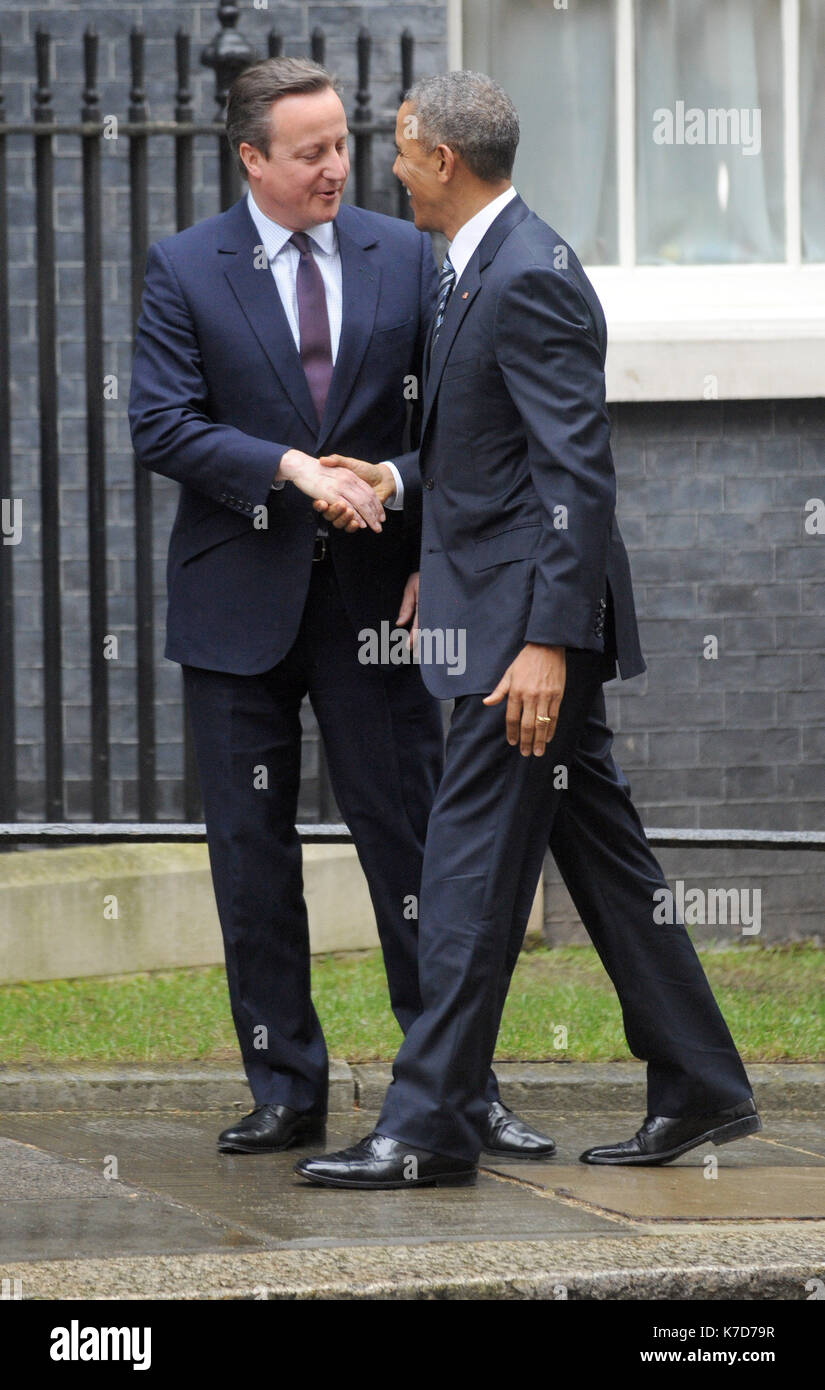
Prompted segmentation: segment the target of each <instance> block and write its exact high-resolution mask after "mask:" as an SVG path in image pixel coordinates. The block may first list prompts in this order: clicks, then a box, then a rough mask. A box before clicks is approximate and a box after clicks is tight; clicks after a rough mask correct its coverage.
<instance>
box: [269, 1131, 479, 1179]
mask: <svg viewBox="0 0 825 1390" xmlns="http://www.w3.org/2000/svg"><path fill="white" fill-rule="evenodd" d="M295 1172H296V1173H298V1174H299V1175H300V1177H302V1178H306V1179H307V1180H308V1181H309V1182H314V1183H321V1184H322V1185H323V1186H324V1187H374V1188H388V1187H472V1186H473V1185H474V1183H475V1181H476V1178H477V1177H478V1169H477V1168H476V1166H475V1164H474V1163H470V1162H469V1160H468V1159H466V1158H445V1157H444V1155H443V1154H434V1153H430V1151H429V1150H428V1149H415V1148H413V1147H412V1146H411V1145H410V1144H402V1143H401V1142H400V1140H398V1139H390V1138H388V1136H387V1135H385V1134H368V1135H367V1136H366V1138H365V1139H361V1140H360V1142H359V1143H357V1144H353V1145H352V1147H351V1148H349V1149H341V1150H340V1152H339V1153H334V1154H321V1155H319V1157H318V1158H302V1159H300V1160H299V1162H298V1163H296V1164H295Z"/></svg>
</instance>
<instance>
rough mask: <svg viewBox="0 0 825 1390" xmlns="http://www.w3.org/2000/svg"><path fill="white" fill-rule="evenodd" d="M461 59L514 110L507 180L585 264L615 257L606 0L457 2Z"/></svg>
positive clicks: (611, 48) (610, 25)
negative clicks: (514, 145)
mask: <svg viewBox="0 0 825 1390" xmlns="http://www.w3.org/2000/svg"><path fill="white" fill-rule="evenodd" d="M463 22H464V65H465V67H468V68H475V69H476V70H480V71H481V72H487V73H489V74H490V76H491V77H494V78H495V79H496V81H497V82H500V83H501V85H502V87H504V89H505V91H507V92H509V94H510V96H511V97H512V98H513V101H514V102H515V104H516V107H517V108H518V113H519V117H520V120H521V140H520V142H519V151H518V156H517V159H516V166H515V170H514V173H513V182H514V184H515V185H516V188H517V189H518V191H519V193H520V194H521V196H522V197H523V198H524V200H525V202H526V203H527V204H528V205H529V206H530V207H531V208H532V209H533V211H534V212H537V213H538V214H539V216H540V217H543V218H544V219H545V221H546V222H549V223H550V225H551V226H552V227H554V228H555V229H556V231H557V232H559V233H560V234H561V235H562V236H563V237H564V238H565V240H566V241H569V242H570V245H571V246H572V247H573V249H574V251H575V252H576V254H577V255H578V256H579V257H580V258H581V260H583V261H586V262H587V263H589V264H591V265H601V264H604V263H606V262H607V263H610V262H615V261H616V260H617V259H618V244H617V242H618V237H617V212H616V122H615V101H616V96H615V81H614V60H615V42H616V41H615V34H614V22H615V21H614V3H613V0H577V3H576V4H575V6H573V5H571V6H570V8H569V9H567V10H563V9H556V8H555V7H554V5H553V0H465V4H464V7H463Z"/></svg>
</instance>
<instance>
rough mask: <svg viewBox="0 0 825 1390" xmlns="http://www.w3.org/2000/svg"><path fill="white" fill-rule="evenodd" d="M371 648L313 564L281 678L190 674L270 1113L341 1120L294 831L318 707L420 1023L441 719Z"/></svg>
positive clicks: (408, 1006) (417, 683)
mask: <svg viewBox="0 0 825 1390" xmlns="http://www.w3.org/2000/svg"><path fill="white" fill-rule="evenodd" d="M250 602H254V597H253V598H251V599H250ZM358 647H359V643H358V640H357V634H356V633H355V632H354V630H353V628H352V626H351V624H350V622H349V619H348V617H347V614H346V611H345V609H344V606H343V602H342V598H341V594H340V590H339V587H338V582H337V580H336V577H335V571H334V568H333V562H332V561H331V560H330V559H327V560H325V561H322V562H319V563H316V564H313V569H312V579H311V583H310V589H309V594H308V597H307V601H306V606H305V609H304V614H303V619H302V623H301V627H300V631H299V633H298V637H297V639H296V641H295V643H294V645H293V647H292V649H291V650H290V652H289V653H288V655H287V656H286V657H285V659H284V660H283V661H281V662H279V663H278V665H277V666H275V667H273V668H272V669H271V670H268V671H265V672H263V673H262V674H260V675H251V676H250V675H232V674H226V673H223V672H218V671H210V670H202V669H200V668H196V667H191V666H184V667H183V671H184V681H185V692H186V699H187V707H188V711H189V716H190V720H191V725H192V731H193V737H194V743H195V749H196V755H197V762H198V771H199V775H200V782H201V788H202V793H203V802H204V813H205V818H206V830H207V839H208V844H209V858H210V865H211V870H212V879H213V884H214V889H215V897H216V901H217V906H218V914H219V917H220V922H221V928H222V931H223V938H224V948H225V956H226V969H227V977H228V983H229V994H230V1000H231V1005H232V1015H233V1018H234V1022H235V1027H236V1029H237V1033H238V1039H239V1042H240V1046H241V1054H242V1057H243V1063H244V1067H245V1069H246V1074H247V1077H248V1080H249V1085H250V1088H251V1090H252V1094H253V1096H254V1098H255V1101H256V1103H257V1104H263V1103H267V1104H273V1105H277V1104H283V1105H289V1106H292V1107H293V1108H294V1109H296V1110H303V1111H312V1112H317V1113H325V1112H326V1107H327V1080H328V1064H327V1050H326V1045H325V1042H324V1036H323V1032H322V1030H321V1025H320V1023H319V1021H318V1017H317V1015H316V1013H315V1009H314V1007H313V1005H312V1001H311V997H310V952H309V933H308V924H307V910H306V904H305V902H304V897H303V881H302V873H301V845H300V841H299V839H298V836H297V834H296V831H295V821H296V816H297V807H298V791H299V781H300V765H301V720H300V707H301V701H302V699H303V697H304V695H305V694H306V693H308V694H309V697H310V701H311V703H312V707H313V709H314V711H315V715H316V718H317V720H318V725H319V728H320V731H321V735H322V737H323V741H324V747H325V749H326V754H327V761H328V765H329V771H330V780H331V782H332V787H333V790H334V792H335V796H336V799H337V801H338V805H339V806H340V808H341V812H342V814H343V816H344V818H345V820H346V822H347V824H348V826H349V828H350V830H351V832H352V836H353V840H354V842H355V846H356V849H357V852H358V856H359V859H360V861H361V865H362V867H363V870H364V873H365V876H366V879H367V883H368V886H369V890H370V895H371V898H372V903H373V907H374V910H375V917H376V922H377V925H378V932H379V936H380V940H381V945H382V948H383V952H384V961H385V965H386V970H387V978H388V983H389V992H390V1002H391V1005H392V1008H393V1010H394V1012H395V1015H396V1018H397V1019H398V1022H399V1024H400V1026H401V1028H402V1029H407V1028H408V1027H409V1026H410V1024H411V1022H412V1020H413V1019H414V1018H415V1017H416V1016H417V1015H418V1013H419V1011H420V995H419V987H418V966H417V921H416V920H415V915H414V908H413V910H412V911H411V909H410V899H411V898H415V897H417V895H418V892H419V881H420V875H421V862H422V855H423V849H424V841H425V836H426V829H427V818H428V815H429V812H430V807H431V805H432V800H433V797H434V794H435V789H436V785H437V783H438V777H439V774H440V771H441V765H442V749H443V731H442V722H441V712H440V707H439V705H438V703H437V701H435V700H433V698H432V697H431V696H430V695H429V694H428V693H427V691H426V690H425V688H424V685H423V682H422V681H421V678H420V673H419V671H418V670H417V668H416V667H414V666H412V665H409V666H403V665H402V666H384V667H381V666H377V665H363V664H361V663H359V661H358V657H357V653H358ZM263 770H265V781H266V785H262V784H263V782H264V771H263ZM256 780H257V783H259V784H261V785H256ZM492 1093H493V1094H495V1092H494V1091H493V1092H492Z"/></svg>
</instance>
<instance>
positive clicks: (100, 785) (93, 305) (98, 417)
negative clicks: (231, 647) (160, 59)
mask: <svg viewBox="0 0 825 1390" xmlns="http://www.w3.org/2000/svg"><path fill="white" fill-rule="evenodd" d="M97 48H98V45H97V34H96V33H95V30H94V28H93V27H92V26H91V25H89V27H88V28H87V29H86V32H85V34H84V35H83V62H84V69H85V74H84V75H85V84H86V85H85V88H84V91H83V102H82V106H81V110H80V119H81V121H83V122H84V123H85V122H90V123H94V125H95V126H96V129H95V130H93V131H90V132H89V133H88V134H85V135H83V136H82V137H81V145H82V167H83V175H82V177H83V259H84V263H85V269H86V284H85V305H84V310H85V316H84V326H85V335H84V336H85V340H86V341H85V353H86V504H87V512H86V514H87V518H88V537H87V546H88V556H89V642H90V650H89V670H90V683H91V698H92V708H91V737H92V815H93V816H94V818H95V820H108V819H109V816H110V814H111V811H110V803H109V655H108V653H107V651H106V650H105V644H106V642H107V639H108V637H109V635H110V634H109V633H108V621H107V611H108V604H107V595H106V455H105V436H104V420H103V377H104V364H103V245H102V234H103V229H102V215H101V214H102V206H101V188H100V140H101V123H100V96H99V93H98V91H97Z"/></svg>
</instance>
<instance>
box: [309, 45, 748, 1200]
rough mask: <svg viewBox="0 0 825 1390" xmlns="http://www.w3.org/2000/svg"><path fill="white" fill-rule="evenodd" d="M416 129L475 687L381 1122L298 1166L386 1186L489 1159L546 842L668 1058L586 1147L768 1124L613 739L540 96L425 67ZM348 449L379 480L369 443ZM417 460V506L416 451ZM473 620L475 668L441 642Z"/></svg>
mask: <svg viewBox="0 0 825 1390" xmlns="http://www.w3.org/2000/svg"><path fill="white" fill-rule="evenodd" d="M396 141H397V146H398V159H397V161H396V164H395V172H396V174H397V175H398V177H399V178H400V179H401V180H402V182H403V183H404V184H405V185H406V186H407V189H408V191H409V193H410V195H411V198H412V206H413V209H414V212H415V221H416V225H417V226H419V227H423V228H429V229H430V230H438V231H441V232H443V233H444V234H445V235H446V237H447V238H448V239H449V241H450V250H449V254H448V256H447V258H446V259H445V262H444V266H443V268H442V275H441V280H440V294H439V301H438V306H437V310H436V316H435V320H434V325H433V332H432V334H431V338H430V342H429V343H428V345H427V347H426V348H425V354H426V361H427V369H426V376H425V384H424V406H423V421H422V427H421V441H420V450H419V464H420V474H419V476H420V479H421V482H422V486H423V536H422V551H421V572H420V596H419V608H420V611H419V615H418V619H417V622H418V624H419V627H420V633H421V639H422V640H423V638H424V636H425V634H426V636H427V640H428V649H429V651H430V652H431V654H432V656H433V659H432V662H431V664H426V663H425V661H424V659H423V658H422V673H423V675H424V678H425V681H426V684H427V685H428V687H429V689H430V690H431V691H432V692H433V694H434V695H437V696H438V697H439V698H441V699H445V698H448V697H455V700H456V704H455V711H454V714H453V718H452V723H451V727H450V732H449V736H448V740H447V752H446V765H445V770H444V775H443V778H442V780H441V783H440V786H439V790H438V793H437V795H436V800H435V804H434V807H433V811H432V815H431V817H430V823H429V829H428V835H427V844H426V849H425V855H424V868H423V877H422V884H421V897H420V914H419V958H420V976H421V993H422V1002H423V1009H422V1013H421V1014H420V1016H419V1017H418V1018H417V1019H416V1021H415V1022H414V1024H413V1025H412V1027H411V1028H410V1029H409V1031H408V1033H407V1035H406V1037H405V1039H404V1042H403V1043H402V1046H401V1049H400V1051H399V1053H398V1055H397V1057H396V1059H395V1064H394V1068H393V1082H392V1084H391V1086H390V1088H389V1090H388V1092H387V1096H386V1099H385V1102H384V1106H383V1109H382V1111H381V1114H380V1117H379V1120H378V1123H377V1125H376V1128H375V1131H374V1132H373V1133H372V1134H370V1135H368V1136H367V1137H366V1138H365V1139H364V1140H362V1141H361V1142H360V1143H359V1144H357V1145H355V1146H353V1147H352V1148H350V1149H347V1150H344V1151H342V1152H340V1153H337V1154H332V1155H323V1156H319V1157H317V1158H309V1159H305V1160H303V1161H302V1162H300V1163H299V1164H298V1165H296V1167H297V1171H298V1172H299V1173H300V1174H301V1175H302V1176H304V1177H306V1178H309V1179H310V1180H311V1181H313V1182H316V1183H322V1184H326V1185H330V1186H349V1187H365V1188H367V1187H379V1188H381V1187H404V1186H415V1185H419V1184H424V1183H445V1184H446V1183H456V1184H463V1183H472V1182H474V1181H475V1177H476V1164H477V1160H478V1156H479V1151H480V1149H481V1148H482V1143H483V1138H482V1132H483V1125H484V1108H483V1105H482V1104H481V1103H480V1101H479V1096H480V1090H481V1080H482V1078H483V1077H484V1075H485V1071H486V1069H487V1067H489V1065H490V1062H491V1059H492V1056H493V1049H494V1045H495V1039H496V1034H497V1032H498V1027H499V1021H500V1018H501V1012H502V1007H503V1004H504V1000H505V997H506V993H507V988H508V985H509V981H510V977H511V974H512V971H513V968H514V965H515V963H516V959H517V956H518V952H519V949H520V947H521V944H522V939H523V935H524V929H525V924H526V920H527V914H528V911H529V905H530V901H531V899H532V895H533V892H534V889H535V886H536V883H537V881H538V878H539V875H540V873H541V867H542V861H543V857H544V853H545V850H546V848H547V845H548V841H549V844H550V848H551V850H552V851H553V853H554V855H555V857H556V859H557V861H558V863H559V865H560V868H561V871H562V874H563V877H564V879H565V881H566V883H567V886H568V888H569V889H570V892H571V894H572V897H573V900H574V902H575V903H576V906H577V907H578V909H579V912H580V914H581V917H582V920H583V922H584V924H585V926H586V927H587V929H588V931H589V933H590V935H591V937H592V939H593V942H594V944H595V946H596V948H597V950H598V951H599V954H600V956H601V958H602V960H603V962H604V964H605V966H606V968H607V970H608V972H609V974H610V976H611V979H612V980H613V983H614V985H615V987H616V990H617V992H618V995H619V998H620V1001H621V1005H622V1010H623V1014H624V1022H625V1031H626V1035H627V1040H628V1044H629V1046H630V1048H631V1050H632V1051H633V1052H634V1053H635V1054H636V1056H638V1057H641V1058H644V1059H646V1060H647V1063H648V1070H647V1076H648V1114H647V1117H646V1119H645V1121H644V1123H643V1125H642V1126H641V1128H640V1130H639V1131H638V1132H637V1134H636V1135H635V1136H634V1137H633V1138H632V1139H630V1140H626V1141H621V1142H619V1143H616V1144H609V1145H603V1146H600V1147H598V1148H593V1149H589V1150H588V1151H587V1152H586V1153H584V1154H583V1155H582V1156H581V1157H582V1159H583V1161H584V1162H588V1163H632V1164H637V1163H642V1164H644V1163H661V1162H667V1161H669V1160H670V1159H673V1158H675V1157H677V1156H678V1155H679V1154H681V1153H684V1152H686V1151H687V1150H688V1149H690V1148H693V1147H695V1146H696V1145H698V1144H705V1143H711V1142H715V1143H725V1142H728V1141H729V1140H732V1139H735V1138H738V1137H740V1136H741V1135H744V1134H750V1133H753V1132H754V1131H756V1130H757V1129H759V1128H760V1127H761V1124H760V1120H759V1117H758V1115H757V1113H756V1108H755V1105H754V1102H753V1097H752V1093H751V1087H750V1084H749V1082H748V1078H747V1076H746V1074H745V1071H744V1068H743V1066H742V1063H741V1060H740V1058H739V1056H738V1054H737V1051H736V1048H735V1047H734V1044H733V1041H732V1039H731V1037H730V1034H729V1032H728V1029H727V1027H726V1025H725V1022H724V1020H723V1018H722V1015H721V1013H720V1012H719V1009H718V1007H717V1005H716V1002H715V1000H714V998H713V995H712V993H711V991H710V987H709V985H708V983H707V980H706V978H705V976H704V973H703V971H702V968H701V965H700V963H699V960H698V958H697V956H696V953H695V951H694V949H693V946H692V944H691V941H690V939H689V937H688V935H687V933H686V931H685V929H684V926H683V925H681V924H676V925H673V926H664V925H659V924H658V923H657V921H656V920H655V916H654V911H655V908H656V905H657V901H658V899H657V897H656V896H655V895H656V893H657V890H659V889H661V888H663V887H665V883H664V879H663V876H662V872H661V869H660V867H659V865H658V863H657V862H656V859H655V858H654V856H653V854H652V853H651V851H650V848H649V846H648V844H647V841H646V839H645V836H644V832H643V830H642V826H641V823H640V821H639V818H638V816H637V814H636V812H635V810H634V807H633V805H632V802H631V800H630V796H629V787H628V785H627V782H626V780H625V779H624V777H623V776H622V773H621V771H620V770H619V768H618V767H617V765H616V763H615V762H614V760H613V757H612V755H611V751H610V749H611V735H610V731H609V729H608V728H607V727H606V724H605V713H604V697H603V694H602V684H603V682H604V681H606V680H609V679H611V678H612V677H613V676H614V675H615V673H616V665H617V664H618V668H619V672H620V674H621V675H622V676H623V677H627V676H632V675H635V674H637V673H638V672H640V671H642V670H643V669H644V663H643V661H642V657H641V653H640V650H639V642H638V634H637V628H636V619H635V613H634V606H633V594H632V589H631V582H630V571H629V566H628V561H627V555H626V553H625V549H624V545H623V543H622V539H621V536H620V534H619V529H618V526H617V524H616V519H615V515H614V504H615V476H614V470H613V462H612V458H611V452H610V441H609V418H608V413H607V409H606V405H605V385H604V357H605V348H606V333H605V322H604V316H603V314H602V310H601V306H600V305H599V302H598V299H597V297H596V295H595V292H594V291H593V288H592V286H591V285H590V282H589V281H588V279H587V277H586V275H585V273H584V271H583V269H582V267H581V265H580V263H579V261H578V259H577V257H576V256H575V253H574V252H573V251H572V249H571V248H570V247H569V246H568V245H567V244H566V242H565V241H564V240H563V238H562V237H560V236H559V235H558V233H557V232H555V231H553V229H552V228H550V227H548V226H547V225H546V224H545V223H544V222H542V221H541V220H540V219H539V218H538V217H536V216H535V215H534V214H533V213H531V212H530V210H529V209H528V208H527V207H526V206H525V204H524V203H523V202H522V200H521V198H519V197H518V196H517V194H516V192H515V189H514V188H513V186H512V183H511V181H510V175H511V170H512V165H513V159H514V156H515V150H516V145H517V143H518V117H517V115H516V112H515V109H514V108H513V105H512V103H511V101H510V100H509V98H508V97H507V95H506V93H504V92H503V91H502V90H501V88H500V87H498V86H497V84H496V83H494V82H492V81H491V80H490V79H489V78H486V77H483V76H481V75H480V74H476V73H469V72H451V73H448V74H446V75H444V76H441V77H435V78H430V79H427V80H425V81H424V82H422V83H419V84H418V85H417V86H416V87H415V88H413V90H412V92H411V93H410V94H409V96H408V99H407V100H406V101H405V103H404V104H403V105H402V107H401V110H400V111H399V115H398V121H397V126H396ZM330 463H331V465H332V466H336V467H341V466H343V465H344V464H345V463H346V464H348V466H350V467H351V468H352V469H353V470H354V471H357V472H359V474H360V475H361V476H362V477H363V479H364V480H365V481H370V482H372V481H375V476H376V475H374V474H373V471H372V470H371V468H370V466H369V464H367V463H364V462H361V461H358V460H356V459H353V458H350V459H344V458H342V457H340V456H339V457H336V458H334V459H331V460H330ZM403 477H404V489H405V496H406V498H407V504H408V505H409V504H410V503H411V501H412V498H413V496H414V491H415V490H416V489H417V484H416V475H415V471H414V469H413V468H412V467H411V466H410V465H408V464H406V463H405V465H404V474H403ZM317 505H318V509H319V510H321V509H324V510H326V512H327V515H336V514H337V508H335V507H334V506H332V507H330V506H328V505H327V504H326V503H324V502H320V503H318V504H317ZM458 630H461V632H463V634H464V648H465V649H466V663H465V667H464V670H463V672H462V673H461V674H456V673H455V672H451V671H450V669H449V668H448V667H447V666H446V664H445V662H444V660H443V656H442V653H443V652H444V651H446V650H447V649H449V648H453V649H454V648H455V647H456V645H457V643H456V641H455V640H453V642H452V643H450V642H448V639H447V634H449V633H451V632H452V633H455V632H456V631H458ZM434 634H436V635H437V634H441V638H440V641H436V640H435V638H434Z"/></svg>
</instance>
